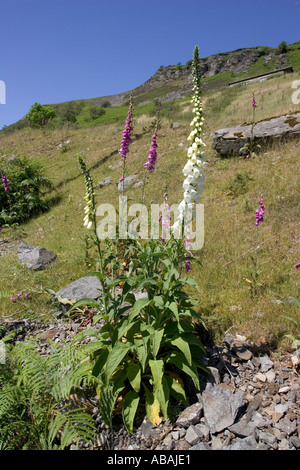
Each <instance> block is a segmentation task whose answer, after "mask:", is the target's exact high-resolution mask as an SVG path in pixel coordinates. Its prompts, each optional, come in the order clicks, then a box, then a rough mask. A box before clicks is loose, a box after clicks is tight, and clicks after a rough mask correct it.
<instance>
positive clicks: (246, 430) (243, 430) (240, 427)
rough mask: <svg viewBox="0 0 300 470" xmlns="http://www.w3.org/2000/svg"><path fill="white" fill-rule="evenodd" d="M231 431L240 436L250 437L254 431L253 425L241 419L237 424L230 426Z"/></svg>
mask: <svg viewBox="0 0 300 470" xmlns="http://www.w3.org/2000/svg"><path fill="white" fill-rule="evenodd" d="M228 429H229V431H231V432H233V434H235V435H236V436H238V437H248V436H250V435H251V434H253V433H254V428H253V426H250V425H249V424H248V423H247V422H246V421H243V420H240V421H238V422H237V423H235V424H232V425H231V426H229V428H228Z"/></svg>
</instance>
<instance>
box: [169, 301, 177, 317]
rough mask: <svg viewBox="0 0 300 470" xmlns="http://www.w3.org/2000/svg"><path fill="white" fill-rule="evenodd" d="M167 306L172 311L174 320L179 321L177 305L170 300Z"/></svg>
mask: <svg viewBox="0 0 300 470" xmlns="http://www.w3.org/2000/svg"><path fill="white" fill-rule="evenodd" d="M168 308H169V309H170V310H171V311H172V312H173V313H174V315H175V317H176V320H177V321H179V313H178V306H177V303H176V302H171V303H170V305H168Z"/></svg>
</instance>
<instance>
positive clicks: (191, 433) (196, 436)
mask: <svg viewBox="0 0 300 470" xmlns="http://www.w3.org/2000/svg"><path fill="white" fill-rule="evenodd" d="M200 439H201V434H200V432H199V431H198V429H197V428H196V427H195V426H193V425H191V426H189V428H188V430H187V432H186V435H185V440H186V441H187V442H188V443H189V444H191V446H193V445H195V444H197V443H198V442H199V441H200Z"/></svg>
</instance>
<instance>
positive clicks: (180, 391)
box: [164, 375, 189, 405]
mask: <svg viewBox="0 0 300 470" xmlns="http://www.w3.org/2000/svg"><path fill="white" fill-rule="evenodd" d="M164 378H165V379H166V381H167V383H168V385H169V390H170V394H171V395H172V396H173V397H174V398H175V400H177V401H178V403H182V404H183V405H188V404H189V402H188V400H187V398H186V395H185V391H184V388H183V387H182V386H181V385H180V383H179V382H178V381H177V380H176V378H175V377H171V376H170V375H168V376H165V377H164Z"/></svg>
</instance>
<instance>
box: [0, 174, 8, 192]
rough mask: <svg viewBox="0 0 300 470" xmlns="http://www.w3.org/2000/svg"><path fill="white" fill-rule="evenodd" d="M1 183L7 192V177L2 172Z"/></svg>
mask: <svg viewBox="0 0 300 470" xmlns="http://www.w3.org/2000/svg"><path fill="white" fill-rule="evenodd" d="M1 177H2V183H3V186H4V191H5V192H7V191H8V183H9V179H8V178H6V176H5V174H4V173H3V172H2V176H1Z"/></svg>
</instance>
